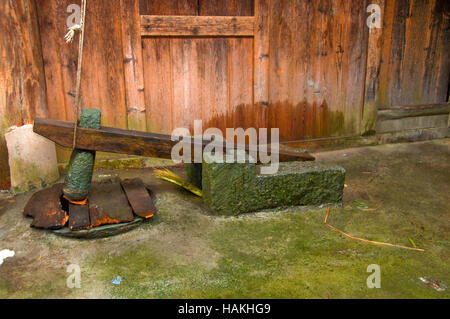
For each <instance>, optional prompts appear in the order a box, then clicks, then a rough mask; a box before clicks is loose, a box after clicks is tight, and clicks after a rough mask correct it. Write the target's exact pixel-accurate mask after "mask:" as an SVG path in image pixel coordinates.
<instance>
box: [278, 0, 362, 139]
mask: <svg viewBox="0 0 450 319" xmlns="http://www.w3.org/2000/svg"><path fill="white" fill-rule="evenodd" d="M366 7H367V1H333V0H324V1H314V2H309V1H294V0H283V1H270V5H269V19H270V31H269V39H270V75H269V81H270V82H269V92H270V93H269V94H270V101H269V102H270V106H269V127H275V128H279V129H280V137H281V139H282V140H295V139H303V138H318V137H327V136H342V135H351V134H356V133H358V132H359V127H360V122H361V117H362V106H363V90H364V80H365V61H366V48H367V35H368V32H367V26H366V23H365V22H366V12H365V11H366Z"/></svg>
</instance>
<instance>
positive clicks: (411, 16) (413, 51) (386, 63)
mask: <svg viewBox="0 0 450 319" xmlns="http://www.w3.org/2000/svg"><path fill="white" fill-rule="evenodd" d="M449 13H450V3H449V2H448V1H440V0H431V1H425V0H407V1H399V0H393V1H387V2H386V6H385V14H384V24H383V42H382V61H383V63H382V64H381V67H380V72H379V79H378V81H379V91H378V95H377V100H378V105H380V106H390V105H413V104H428V103H441V102H446V99H447V92H448V84H449V75H448V74H449V69H450V56H449V55H448V52H449V51H450V18H449V17H450V15H449Z"/></svg>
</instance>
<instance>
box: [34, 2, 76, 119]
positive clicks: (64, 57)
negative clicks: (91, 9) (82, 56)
mask: <svg viewBox="0 0 450 319" xmlns="http://www.w3.org/2000/svg"><path fill="white" fill-rule="evenodd" d="M78 2H79V1H78ZM70 3H71V2H70V1H69V0H66V1H58V2H57V1H45V0H36V5H37V10H38V15H39V28H40V35H41V43H42V55H43V60H44V67H45V81H46V88H47V103H48V116H49V117H50V118H53V119H58V120H69V119H70V120H73V116H72V114H73V102H74V101H73V99H74V96H75V87H74V85H75V80H70V81H69V79H71V78H73V77H74V76H75V74H76V71H75V69H76V61H77V60H76V58H77V55H76V53H74V54H70V52H73V51H74V50H75V52H76V49H75V47H76V45H75V44H73V43H72V45H65V42H64V34H65V32H66V30H67V26H66V17H67V16H68V13H66V8H67V6H68V5H69V4H70ZM73 3H75V4H77V1H74V2H73ZM78 4H79V3H78ZM77 40H78V37H76V38H75V39H74V43H76V42H77ZM67 81H69V82H67ZM72 84H73V86H72Z"/></svg>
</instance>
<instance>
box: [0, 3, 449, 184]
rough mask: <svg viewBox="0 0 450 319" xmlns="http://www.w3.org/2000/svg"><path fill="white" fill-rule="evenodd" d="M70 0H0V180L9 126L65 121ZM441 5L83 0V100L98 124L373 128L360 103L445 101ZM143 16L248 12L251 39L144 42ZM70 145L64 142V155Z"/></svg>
mask: <svg viewBox="0 0 450 319" xmlns="http://www.w3.org/2000/svg"><path fill="white" fill-rule="evenodd" d="M369 3H377V4H380V5H381V7H382V12H383V29H382V31H381V32H378V31H377V32H373V33H370V36H369V30H368V28H367V26H366V19H367V17H368V15H369V14H368V13H367V12H366V8H367V5H368V4H369ZM70 4H80V0H54V1H47V0H17V1H2V2H1V5H0V9H1V10H0V27H1V28H0V40H1V41H0V42H1V43H2V46H1V53H2V59H1V61H0V74H1V75H2V77H0V81H1V82H0V112H1V114H0V134H1V135H2V138H1V139H0V169H1V170H0V186H1V188H4V187H6V186H7V180H8V168H7V160H6V159H7V154H6V149H5V146H4V141H3V132H4V130H5V129H6V128H7V127H9V126H11V125H14V124H22V123H28V122H30V121H31V120H32V118H33V117H35V116H43V117H49V118H54V119H61V120H70V121H72V120H73V119H74V112H73V103H74V95H75V94H74V93H75V92H74V90H75V77H76V64H77V44H78V35H77V36H76V37H75V39H74V42H73V43H72V44H70V45H67V44H66V43H65V42H64V35H65V33H66V31H67V26H66V20H67V18H68V16H69V15H70V13H68V12H67V7H68V6H69V5H70ZM449 7H450V3H449V2H448V1H446V0H371V1H369V0H352V1H348V0H321V1H308V0H277V1H272V0H110V1H108V3H107V4H106V2H105V1H88V11H87V25H86V32H87V35H86V43H85V56H84V63H83V79H82V92H81V93H82V105H83V106H84V107H93V108H100V109H101V110H102V113H103V117H102V124H103V125H107V126H114V127H119V128H129V129H136V130H148V131H152V132H164V133H170V132H171V130H172V129H173V128H174V127H179V126H186V127H191V126H192V122H193V120H194V119H202V120H203V121H204V128H206V127H211V126H214V127H218V128H221V129H223V128H225V127H239V126H242V127H249V126H255V127H279V128H280V133H281V138H282V139H283V140H299V139H305V138H306V139H307V138H318V137H335V136H347V135H355V134H359V133H360V132H364V131H365V130H366V128H367V127H368V129H367V130H370V129H373V128H374V124H373V123H374V121H372V122H371V123H369V124H365V125H363V123H362V118H363V112H364V113H370V112H367V111H368V110H373V109H375V111H376V108H378V107H389V106H393V105H414V104H427V103H442V102H445V101H446V99H447V98H448V87H449V69H450V61H449V52H450V41H449V40H450V35H449V33H450V18H449V17H450V13H449V12H450V8H449ZM144 14H152V15H194V16H216V15H220V16H230V15H231V16H233V15H236V16H255V37H212V38H211V37H198V38H193V37H191V38H190V37H180V38H173V37H153V38H150V37H149V38H144V39H143V41H141V33H140V19H139V18H140V15H144ZM15 35H21V36H19V37H17V36H15ZM39 38H40V41H39ZM41 48H42V49H41ZM375 113H376V112H375ZM364 117H366V116H364ZM369 122H370V121H369ZM366 126H367V127H366ZM68 154H70V152H69V151H67V152H62V151H61V150H60V151H59V152H58V155H59V160H60V161H65V160H67V157H68Z"/></svg>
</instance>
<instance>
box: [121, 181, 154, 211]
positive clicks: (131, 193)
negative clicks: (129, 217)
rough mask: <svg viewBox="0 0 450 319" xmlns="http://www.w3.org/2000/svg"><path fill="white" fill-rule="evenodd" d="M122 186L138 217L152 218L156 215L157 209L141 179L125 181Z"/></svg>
mask: <svg viewBox="0 0 450 319" xmlns="http://www.w3.org/2000/svg"><path fill="white" fill-rule="evenodd" d="M121 184H122V188H123V190H124V191H125V194H126V196H127V198H128V202H129V203H130V205H131V208H132V209H133V212H134V213H135V214H136V215H138V216H140V217H143V218H150V217H153V216H154V215H155V214H156V207H155V205H154V204H153V201H152V198H151V197H150V194H149V193H148V190H147V188H146V187H145V185H144V183H143V182H142V180H141V179H140V178H134V179H125V180H123V181H122V182H121Z"/></svg>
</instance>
